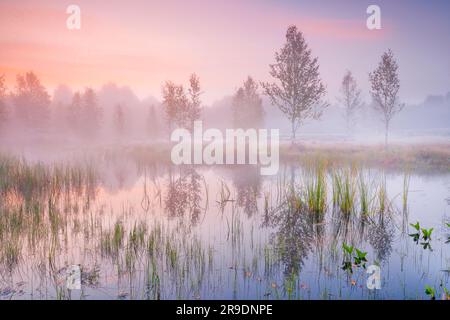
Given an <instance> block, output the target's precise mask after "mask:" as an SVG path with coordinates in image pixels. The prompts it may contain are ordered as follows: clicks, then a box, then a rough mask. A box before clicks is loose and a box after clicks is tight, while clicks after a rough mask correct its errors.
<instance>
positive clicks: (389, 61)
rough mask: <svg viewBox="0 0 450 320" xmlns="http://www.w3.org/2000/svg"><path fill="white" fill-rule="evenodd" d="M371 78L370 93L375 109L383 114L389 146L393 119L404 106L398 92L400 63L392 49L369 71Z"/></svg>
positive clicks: (385, 137) (385, 140) (386, 142)
mask: <svg viewBox="0 0 450 320" xmlns="http://www.w3.org/2000/svg"><path fill="white" fill-rule="evenodd" d="M369 80H370V84H371V92H370V93H371V95H372V99H373V101H374V103H373V104H372V105H373V108H374V109H375V111H377V112H378V113H380V114H381V118H382V120H383V122H384V129H385V132H384V144H385V146H386V147H387V145H388V134H389V125H390V123H391V120H392V118H393V117H394V116H395V115H396V114H397V113H399V112H400V111H401V110H402V109H403V107H404V104H402V103H400V98H399V94H398V93H399V90H400V80H399V77H398V64H397V61H396V60H395V58H394V54H393V52H392V50H390V49H389V50H388V51H387V52H385V53H383V55H382V56H381V61H380V62H379V64H378V67H377V68H376V69H375V70H374V71H373V72H371V73H369Z"/></svg>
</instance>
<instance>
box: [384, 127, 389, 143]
mask: <svg viewBox="0 0 450 320" xmlns="http://www.w3.org/2000/svg"><path fill="white" fill-rule="evenodd" d="M388 133H389V122H387V121H386V124H385V128H384V148H385V149H387V147H388Z"/></svg>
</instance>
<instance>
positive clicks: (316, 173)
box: [303, 163, 327, 214]
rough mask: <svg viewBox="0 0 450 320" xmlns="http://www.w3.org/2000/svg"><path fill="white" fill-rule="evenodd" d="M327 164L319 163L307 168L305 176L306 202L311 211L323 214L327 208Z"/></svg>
mask: <svg viewBox="0 0 450 320" xmlns="http://www.w3.org/2000/svg"><path fill="white" fill-rule="evenodd" d="M325 168H326V167H325V164H324V163H319V164H318V165H316V166H312V167H309V168H307V169H306V170H305V173H304V175H303V178H304V202H305V204H306V206H307V209H308V211H309V212H311V213H314V214H322V213H324V212H325V211H326V208H327V183H326V171H325Z"/></svg>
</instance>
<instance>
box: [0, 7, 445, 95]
mask: <svg viewBox="0 0 450 320" xmlns="http://www.w3.org/2000/svg"><path fill="white" fill-rule="evenodd" d="M69 4H77V5H79V6H80V8H81V23H82V26H81V30H72V31H71V30H68V29H67V28H66V19H67V17H68V15H67V14H66V8H67V6H68V5H69ZM350 7H351V10H347V11H346V10H345V8H342V9H341V11H342V12H341V13H340V12H339V10H326V9H323V10H322V9H321V8H317V7H313V6H312V5H309V4H308V3H305V4H304V5H295V6H294V5H293V4H292V3H290V2H289V1H287V2H286V3H282V2H278V1H277V2H275V1H245V2H244V1H239V2H237V1H230V2H227V3H225V2H222V1H220V2H219V1H181V0H180V1H164V2H163V1H127V2H125V1H71V2H68V1H49V0H47V1H9V0H4V1H1V2H0V47H1V50H0V74H1V73H3V74H5V75H6V77H7V81H8V84H9V85H10V86H12V85H13V83H14V79H15V75H16V74H17V73H22V72H25V71H27V70H33V71H35V72H36V73H37V74H38V75H39V77H40V78H41V79H42V81H43V83H44V84H45V85H46V86H47V87H48V88H54V87H55V86H56V85H58V84H62V83H64V84H67V85H69V86H72V87H74V88H81V87H84V86H93V87H95V88H98V87H100V86H101V85H102V84H104V83H107V82H111V81H113V82H116V83H117V84H119V85H128V86H130V87H131V88H132V89H133V90H134V91H135V92H136V93H137V94H138V95H139V96H140V97H144V96H148V95H153V96H155V97H157V98H159V97H160V88H161V84H162V83H163V82H164V81H166V80H173V81H175V82H179V83H181V82H183V83H186V82H187V79H188V77H189V74H190V73H192V72H196V73H197V74H198V75H199V76H200V79H201V81H202V84H203V88H204V91H205V94H204V100H205V102H207V103H210V102H212V101H214V100H215V99H219V98H221V97H222V96H223V95H225V94H231V93H232V92H233V91H234V90H235V89H236V87H237V86H238V85H240V84H241V82H242V81H243V79H244V78H245V77H246V76H247V75H252V76H253V77H255V78H256V79H258V80H268V79H269V75H268V71H269V68H268V64H269V63H271V62H273V56H274V52H275V50H278V49H279V48H280V46H281V45H282V43H283V42H284V33H285V30H286V28H287V26H288V25H289V24H296V25H297V26H298V27H299V29H301V30H302V31H303V32H304V33H305V36H306V38H307V40H308V42H309V44H310V46H311V49H312V50H313V54H314V55H315V56H318V58H319V62H320V64H321V74H322V76H323V79H324V81H325V83H326V84H327V86H328V88H329V96H330V99H334V98H335V96H336V95H337V90H338V87H339V82H340V79H341V77H342V75H343V73H344V72H345V70H346V69H350V70H353V71H354V73H355V75H356V76H357V77H358V79H359V80H360V83H361V86H362V87H363V89H364V88H367V87H368V86H367V73H368V72H369V71H370V70H371V69H373V68H374V67H375V65H376V63H377V61H378V58H379V56H380V55H381V53H382V52H383V51H384V50H385V49H387V48H388V47H393V50H394V52H395V53H398V55H399V59H400V58H402V57H406V58H404V59H405V60H406V63H405V64H403V65H402V62H401V61H400V67H401V72H402V71H403V73H402V74H401V75H402V76H403V78H401V79H402V80H403V79H404V81H403V84H404V87H403V88H404V89H405V91H406V92H414V93H413V94H408V99H411V100H414V99H416V100H420V99H421V98H423V95H425V94H428V93H433V90H432V89H434V91H436V92H438V93H439V91H440V90H445V88H444V87H442V88H441V87H436V86H435V87H433V88H432V89H430V88H423V90H421V91H419V92H418V91H417V88H419V87H420V83H418V81H420V79H418V80H411V72H409V71H408V70H409V68H408V66H409V65H411V66H413V65H417V61H415V57H414V56H411V57H410V56H407V53H406V49H405V50H404V49H403V48H406V47H407V45H405V44H404V43H403V44H402V43H401V41H400V40H401V37H400V35H401V32H400V30H397V28H396V24H397V23H398V22H396V21H395V20H393V19H392V17H389V15H388V14H386V16H387V17H386V19H384V20H383V30H381V31H369V30H368V29H367V28H366V26H365V21H366V17H367V15H366V13H365V8H366V7H367V4H362V5H355V4H352V5H350ZM330 11H331V12H330ZM350 11H351V13H349V12H350ZM333 12H334V13H333ZM382 13H383V11H382ZM416 54H417V53H416ZM432 69H433V68H432ZM433 70H434V69H433ZM433 70H431V71H430V73H433V72H432V71H433ZM423 72H425V69H424V70H423ZM432 75H433V74H430V76H432ZM443 77H445V74H444V75H443ZM447 77H448V74H447ZM447 88H448V86H447ZM448 89H450V88H448ZM430 91H431V92H430Z"/></svg>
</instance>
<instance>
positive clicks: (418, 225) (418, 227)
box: [409, 221, 420, 231]
mask: <svg viewBox="0 0 450 320" xmlns="http://www.w3.org/2000/svg"><path fill="white" fill-rule="evenodd" d="M409 225H410V226H411V227H414V228H415V229H416V230H417V231H419V230H420V224H419V221H417V223H416V224H412V223H410V224H409Z"/></svg>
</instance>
